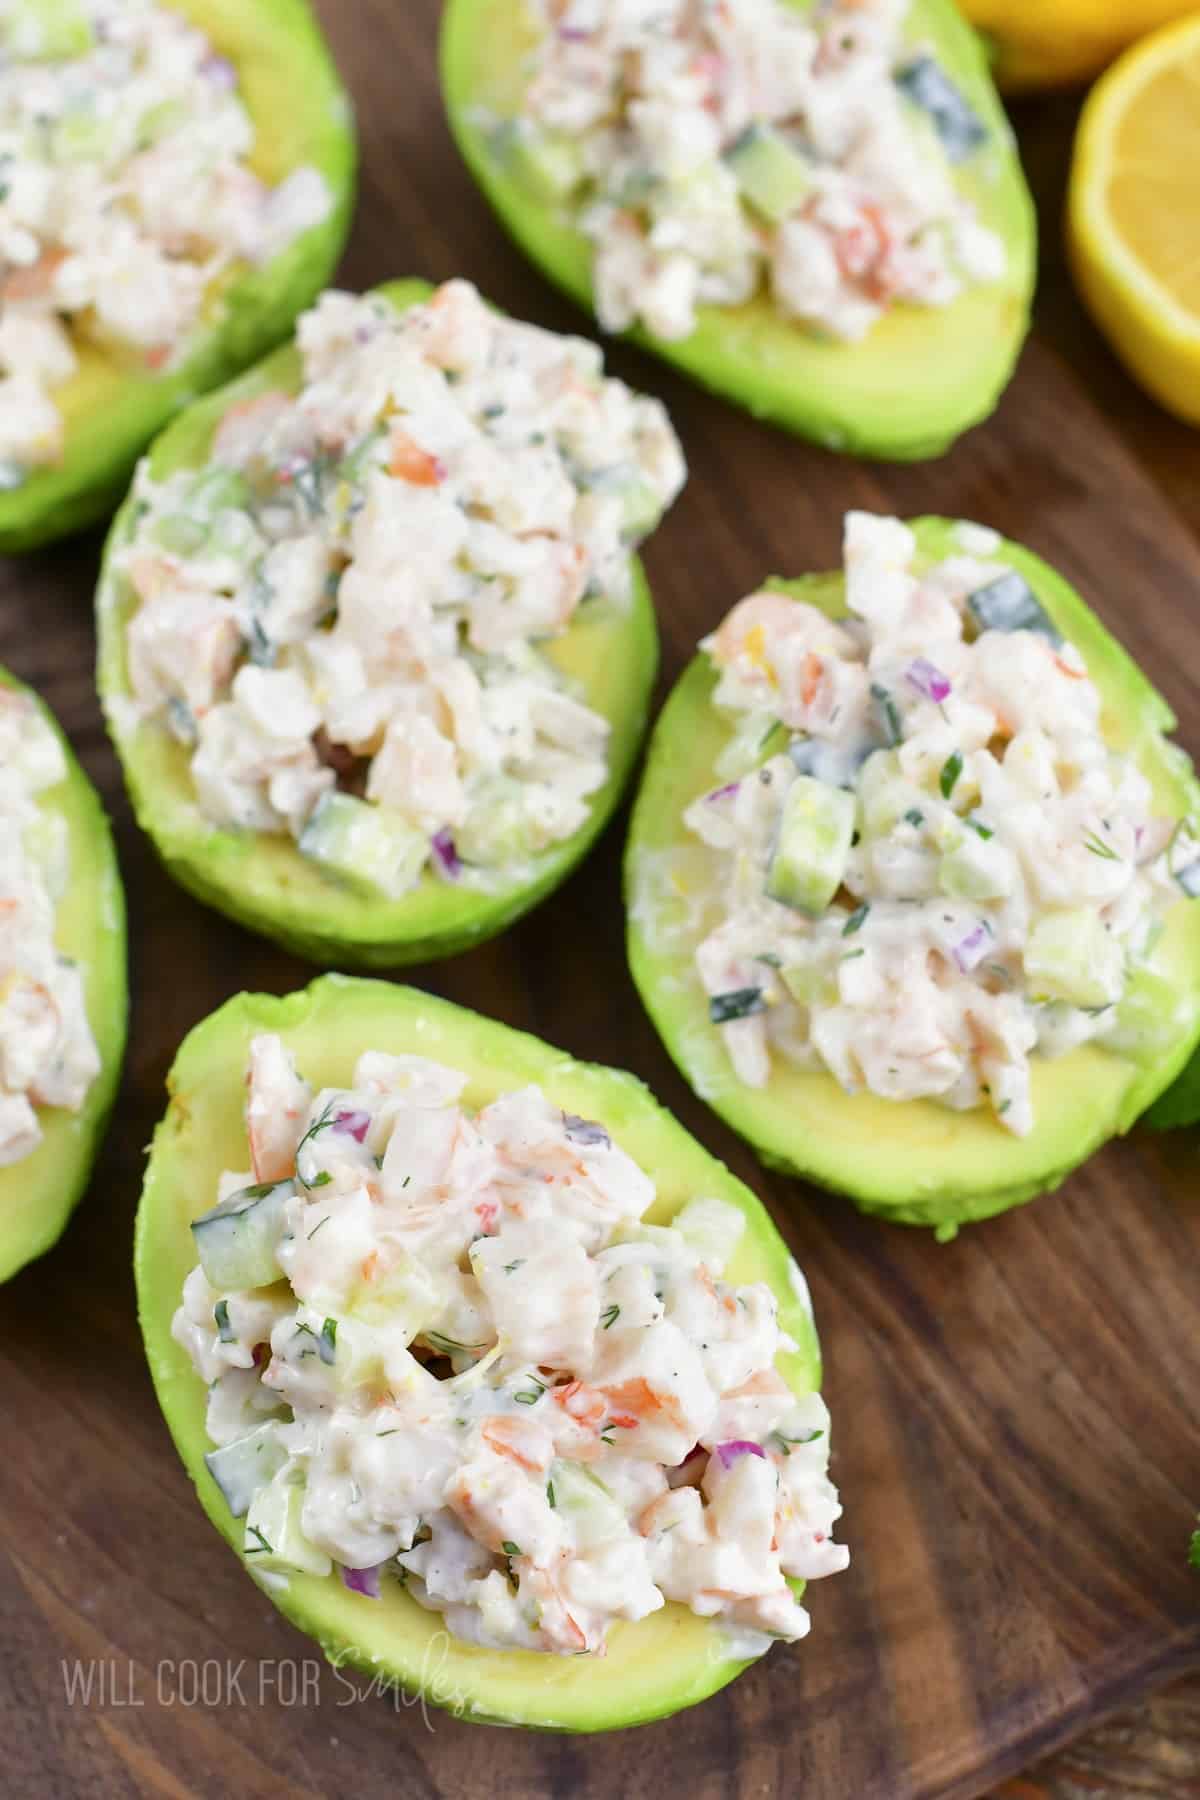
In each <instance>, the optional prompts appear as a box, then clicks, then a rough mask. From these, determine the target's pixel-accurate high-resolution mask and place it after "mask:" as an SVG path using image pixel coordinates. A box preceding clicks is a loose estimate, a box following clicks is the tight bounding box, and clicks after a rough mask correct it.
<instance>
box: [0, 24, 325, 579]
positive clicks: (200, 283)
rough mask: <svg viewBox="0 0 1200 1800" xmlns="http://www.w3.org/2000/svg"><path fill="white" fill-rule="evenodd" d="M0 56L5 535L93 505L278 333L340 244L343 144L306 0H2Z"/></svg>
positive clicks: (0, 530) (79, 518)
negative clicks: (170, 424)
mask: <svg viewBox="0 0 1200 1800" xmlns="http://www.w3.org/2000/svg"><path fill="white" fill-rule="evenodd" d="M0 61H3V63H4V66H3V69H2V70H0V127H4V128H6V129H5V142H6V146H7V147H8V148H9V152H10V153H9V157H8V159H7V163H6V167H7V174H8V183H7V191H6V193H5V207H6V212H7V218H6V221H5V222H6V224H7V225H8V226H9V227H10V229H9V231H8V235H7V238H6V240H5V244H4V247H3V249H2V250H0V550H8V551H15V550H24V549H29V548H31V547H33V546H34V545H37V544H40V543H45V542H47V541H48V540H50V539H53V538H58V537H62V536H63V535H65V534H66V533H67V532H70V531H74V530H77V529H78V528H80V527H82V526H84V525H87V524H89V523H91V522H92V521H93V520H95V519H98V518H101V517H103V516H104V515H105V514H106V513H108V512H111V511H112V509H113V507H114V506H115V505H116V504H117V502H118V500H119V499H120V496H121V495H122V493H123V492H124V490H125V488H126V486H127V484H128V481H129V476H130V472H131V470H132V468H133V465H134V462H135V459H136V458H137V456H138V455H139V453H140V452H141V451H142V450H143V449H144V447H145V445H146V444H147V443H148V442H149V441H150V439H151V438H152V437H153V436H154V435H155V433H156V432H158V431H160V430H161V429H162V427H163V426H164V425H165V424H166V423H167V421H168V420H169V419H170V418H171V417H172V415H173V414H174V413H176V412H178V411H179V409H180V407H182V406H185V405H187V404H188V403H189V402H190V401H192V400H194V399H195V397H196V396H197V395H198V394H202V393H204V392H206V391H207V390H208V389H210V388H214V387H216V386H218V385H219V384H220V383H221V382H224V381H228V380H229V379H230V377H231V376H233V375H236V374H237V373H238V372H239V371H240V370H242V369H244V368H246V367H247V366H248V365H249V364H251V363H253V362H255V361H256V360H257V359H258V358H259V357H261V356H262V355H264V353H265V352H266V351H268V350H270V349H272V348H273V346H274V345H276V344H278V343H279V342H280V340H281V339H282V338H284V337H285V336H286V335H287V333H288V331H289V330H290V328H291V326H292V323H293V321H294V320H295V318H296V316H297V314H298V313H299V312H301V311H302V310H303V308H304V307H305V306H306V305H307V304H308V303H309V301H310V300H311V299H312V297H313V295H314V294H315V293H316V292H317V291H318V290H319V289H320V288H321V287H322V286H323V285H324V283H325V282H326V280H327V279H328V277H329V275H330V272H331V271H332V269H333V266H334V264H335V263H336V261H337V258H338V256H339V254H340V251H341V248H342V244H343V242H344V240H345V236H346V231H347V229H348V226H349V219H350V206H351V200H352V194H353V185H354V164H355V148H354V134H353V122H352V117H351V111H350V102H349V99H348V97H347V95H346V93H345V91H344V89H343V87H342V85H341V82H340V80H339V79H338V75H337V71H336V70H335V68H334V66H333V63H332V61H331V60H330V56H329V52H328V49H327V48H326V45H325V42H324V39H323V38H322V36H321V33H320V30H319V28H318V26H317V24H316V22H315V20H314V18H313V15H312V13H311V11H310V9H309V7H308V5H307V4H306V0H164V3H163V4H159V3H158V0H137V4H135V5H132V6H131V5H128V4H126V3H125V0H63V3H59V0H54V3H53V4H52V3H51V0H16V4H15V6H12V7H10V8H8V9H7V10H6V13H5V17H4V19H3V21H0ZM35 88H36V96H37V98H36V107H37V112H36V117H35V118H31V112H32V108H33V106H34V102H33V100H32V99H31V98H30V95H31V93H32V92H33V91H34V89H35ZM52 220H53V225H52V224H51V221H52ZM6 259H7V260H6Z"/></svg>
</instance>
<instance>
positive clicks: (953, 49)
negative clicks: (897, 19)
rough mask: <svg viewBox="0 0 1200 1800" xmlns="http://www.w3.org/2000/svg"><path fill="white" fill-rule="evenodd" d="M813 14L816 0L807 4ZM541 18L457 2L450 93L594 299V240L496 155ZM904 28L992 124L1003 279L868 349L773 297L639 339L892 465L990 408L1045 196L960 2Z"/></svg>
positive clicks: (475, 1)
mask: <svg viewBox="0 0 1200 1800" xmlns="http://www.w3.org/2000/svg"><path fill="white" fill-rule="evenodd" d="M798 3H799V4H800V6H801V10H807V5H808V4H809V3H810V0H798ZM538 35H539V28H538V26H537V24H536V22H535V20H534V19H533V17H532V14H531V13H530V11H529V9H528V7H527V5H526V0H447V5H446V9H445V12H444V13H443V16H442V37H441V73H442V88H443V93H444V95H445V100H446V109H447V113H448V116H449V120H450V126H451V129H452V131H453V133H454V136H455V139H456V140H457V143H458V147H459V149H460V150H461V152H462V155H463V157H464V159H465V161H466V163H467V166H468V167H469V169H470V170H471V173H472V174H473V175H474V177H475V180H476V181H477V182H478V184H479V186H480V187H481V188H482V189H483V192H484V194H485V195H486V197H487V199H488V200H489V201H490V202H491V204H492V206H493V207H494V208H495V210H496V212H497V213H498V214H499V216H500V219H501V221H502V223H503V224H504V225H505V226H506V228H507V229H508V231H509V232H510V233H511V234H512V236H513V237H514V238H515V239H516V241H517V243H518V244H519V245H520V246H521V248H522V249H523V250H524V251H525V252H526V254H527V255H528V256H529V257H530V258H531V259H532V260H533V261H534V262H535V263H537V265H538V266H539V268H541V269H542V271H543V272H544V273H545V274H546V275H547V276H549V278H550V279H551V280H552V281H554V282H556V283H557V284H558V286H559V287H561V288H563V289H565V291H566V292H567V293H568V294H569V295H570V296H571V297H572V299H574V300H577V301H578V302H579V303H580V304H581V305H582V306H585V307H587V308H589V310H590V309H591V306H592V282H591V262H592V252H591V246H590V244H589V243H588V241H587V239H586V238H585V237H584V236H583V235H582V234H581V233H580V232H578V231H576V230H575V229H574V227H573V225H572V223H571V221H570V218H569V217H568V214H567V212H566V211H565V210H564V209H563V208H561V207H556V206H554V205H547V204H545V203H544V202H540V201H538V200H537V199H535V198H533V197H532V196H531V194H530V193H529V191H528V190H527V189H526V188H525V187H523V186H522V184H521V182H520V181H519V180H518V179H516V178H515V177H514V175H513V174H512V172H511V170H510V168H509V167H508V166H507V165H506V162H505V157H504V154H503V150H502V148H501V149H497V143H498V141H502V140H498V139H497V136H496V126H497V124H502V123H503V122H504V121H506V120H509V119H513V118H516V117H517V116H519V114H520V110H521V97H522V92H523V88H524V82H525V59H526V58H527V56H528V54H529V52H530V51H531V49H532V48H533V46H534V45H535V44H536V42H537V40H538ZM907 35H908V36H909V37H910V38H911V40H912V41H913V43H914V44H915V45H921V44H924V45H932V46H933V47H934V48H935V49H936V52H937V55H938V57H939V59H940V60H941V62H942V64H943V66H944V67H945V69H946V71H947V73H948V74H949V75H950V76H951V78H952V79H953V80H954V82H955V83H956V84H957V86H958V87H959V88H960V90H961V91H962V93H963V94H964V96H965V97H966V99H967V100H968V101H969V102H970V104H971V106H972V107H973V108H974V110H975V112H976V113H977V114H978V116H979V118H980V119H981V120H982V121H983V123H984V124H985V125H986V126H987V128H988V130H989V132H990V133H991V137H990V140H989V142H988V144H987V145H985V146H984V148H983V149H982V150H981V151H980V153H979V154H978V155H977V156H976V157H975V158H974V159H973V160H972V162H971V163H970V164H969V165H967V166H966V167H965V168H964V169H962V170H961V171H960V178H959V183H960V187H961V189H962V191H963V192H964V193H965V194H966V195H967V196H968V197H969V198H970V199H972V200H973V201H974V202H975V203H976V205H977V207H978V212H979V218H980V221H981V223H983V224H985V225H988V226H990V227H991V228H992V229H993V230H994V231H997V232H998V233H999V234H1000V236H1001V237H1002V238H1003V240H1004V243H1005V245H1006V247H1007V250H1008V269H1007V272H1006V274H1005V276H1004V279H1003V280H1002V281H1000V282H996V283H992V284H989V285H987V286H980V287H973V288H968V289H967V291H966V292H965V293H964V294H963V295H962V296H961V297H960V298H959V299H958V300H956V301H954V302H953V303H952V304H951V305H949V306H939V307H932V308H921V307H916V306H897V307H895V308H894V309H893V310H892V311H891V312H890V313H888V314H887V315H886V316H885V317H884V318H882V319H880V320H879V321H878V323H877V324H876V325H875V326H874V327H873V329H872V330H871V331H870V332H869V333H868V335H867V337H866V338H865V339H864V340H863V342H862V343H859V344H845V343H840V342H836V341H831V340H829V339H822V338H820V337H818V336H816V335H814V334H813V333H812V332H810V331H807V330H805V329H803V328H802V327H800V326H798V325H794V324H789V323H788V322H787V321H786V320H785V319H784V318H783V317H782V316H781V315H780V314H779V313H778V312H777V311H776V310H775V308H774V306H773V305H772V304H771V301H770V299H769V298H768V297H766V296H764V295H762V294H759V295H758V296H756V297H755V298H754V299H752V300H750V301H748V302H746V303H745V304H744V305H742V306H728V307H715V306H705V307H701V308H700V311H699V322H698V324H697V326H696V329H695V330H694V331H693V332H692V334H691V336H690V337H687V338H681V339H679V340H678V341H675V342H666V341H664V340H662V339H660V338H652V337H651V336H650V335H649V334H648V333H647V332H645V331H644V330H641V329H640V328H639V329H635V330H633V331H631V332H630V333H629V336H630V337H631V338H632V339H633V340H634V341H635V342H636V343H638V344H641V345H642V346H643V347H644V348H646V349H648V350H653V351H655V352H656V354H658V355H659V356H662V357H665V358H666V360H667V361H668V362H671V363H674V364H675V365H676V367H678V368H680V369H682V370H683V371H684V372H685V374H688V375H691V376H694V377H695V379H696V380H697V381H699V382H701V383H703V385H704V386H705V387H708V388H711V389H712V390H713V391H714V392H715V393H718V394H722V395H724V396H725V397H726V398H728V399H731V400H735V401H737V403H738V404H739V405H741V406H744V407H746V409H747V410H748V411H749V412H751V413H753V414H754V415H755V417H757V418H761V419H769V420H771V421H772V422H773V423H774V424H776V425H782V426H784V427H786V428H787V429H788V430H790V431H795V432H799V433H800V435H801V436H802V437H809V438H813V439H815V440H816V442H817V443H819V444H823V445H824V446H825V447H826V448H827V449H830V450H845V451H850V452H852V453H854V454H855V455H859V456H873V457H882V458H886V459H889V460H894V461H909V460H917V459H921V458H924V457H931V456H938V455H940V454H941V453H942V451H944V450H946V449H947V448H948V447H949V445H950V444H951V443H952V442H953V441H954V439H955V438H956V437H957V436H958V435H959V434H960V433H961V432H963V431H965V430H966V429H967V428H968V426H971V425H974V424H977V423H978V421H979V420H980V419H984V418H986V417H987V415H988V414H989V413H990V412H991V411H992V409H993V407H994V406H995V404H996V401H997V400H998V399H999V397H1000V394H1001V392H1002V391H1003V389H1004V387H1005V385H1006V383H1007V381H1008V378H1009V376H1010V374H1011V373H1012V368H1013V364H1014V363H1015V362H1016V359H1017V354H1018V352H1019V350H1020V348H1021V344H1022V342H1023V340H1024V337H1025V332H1026V329H1027V326H1028V323H1029V305H1030V300H1031V297H1032V293H1033V283H1034V276H1035V258H1036V242H1035V238H1036V224H1035V219H1034V212H1033V202H1032V201H1031V199H1030V197H1029V190H1028V189H1027V187H1026V185H1025V178H1024V176H1023V175H1022V173H1021V165H1020V161H1019V159H1018V157H1017V151H1016V146H1015V144H1014V141H1013V135H1012V131H1011V129H1010V128H1009V124H1008V120H1007V119H1006V117H1005V115H1004V111H1003V108H1002V107H1001V105H1000V101H999V99H998V98H997V95H996V92H995V89H994V88H993V86H992V82H991V77H990V75H989V73H988V64H987V59H986V56H985V54H984V51H983V48H982V45H981V43H980V40H979V39H978V37H977V36H976V34H975V33H974V31H973V30H972V29H971V27H970V26H969V25H968V24H967V23H966V21H965V20H964V19H963V18H962V17H961V15H960V14H959V12H958V9H957V8H956V7H955V5H954V4H953V0H913V6H912V12H911V15H910V18H909V21H908V27H907Z"/></svg>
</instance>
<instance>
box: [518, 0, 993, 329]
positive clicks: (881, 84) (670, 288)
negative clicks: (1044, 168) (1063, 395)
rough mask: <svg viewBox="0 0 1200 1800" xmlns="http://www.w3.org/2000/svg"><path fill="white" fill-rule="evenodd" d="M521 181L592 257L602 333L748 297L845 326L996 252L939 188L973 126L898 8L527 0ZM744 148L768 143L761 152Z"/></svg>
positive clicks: (962, 156) (981, 270) (957, 282)
mask: <svg viewBox="0 0 1200 1800" xmlns="http://www.w3.org/2000/svg"><path fill="white" fill-rule="evenodd" d="M535 11H536V13H537V14H538V16H539V17H540V19H541V20H542V22H543V23H544V25H545V34H544V36H543V37H542V38H541V39H540V41H539V44H538V47H537V50H536V52H535V54H534V58H533V73H532V77H531V80H530V83H529V86H528V87H527V89H526V91H525V95H524V117H523V120H522V122H521V125H520V128H519V130H518V133H517V135H516V137H515V138H514V137H513V135H512V133H511V131H510V132H509V133H508V134H507V135H505V134H503V133H502V134H501V135H500V137H499V138H498V140H497V153H498V154H501V155H506V156H509V157H510V158H511V159H512V162H513V167H514V172H515V173H516V175H517V177H518V178H519V179H523V180H525V181H526V182H528V183H532V184H533V185H534V186H536V187H538V188H539V189H540V191H541V194H542V198H543V199H545V198H547V197H552V198H553V199H554V201H555V202H556V203H557V204H558V205H560V206H561V207H564V208H566V209H568V210H569V212H570V213H571V216H572V217H573V218H574V219H575V220H576V222H577V223H578V225H579V227H580V229H581V230H582V231H583V232H584V233H585V234H586V235H587V237H588V238H589V239H590V240H591V243H592V247H593V275H594V286H595V293H596V306H597V312H598V314H599V317H600V320H601V323H602V324H603V325H604V326H605V327H606V328H607V329H608V330H613V331H620V330H624V329H626V328H627V327H628V326H630V325H632V324H634V323H635V322H641V323H642V324H644V325H645V326H646V328H647V329H648V330H649V331H651V332H653V333H654V334H655V335H656V336H658V337H661V338H667V339H671V338H680V337H685V336H687V335H688V333H689V332H691V331H692V329H693V328H694V326H695V323H696V309H697V307H698V306H700V305H704V304H709V305H718V306H732V305H738V304H740V303H741V302H742V301H745V300H748V299H749V298H750V297H751V295H753V294H754V293H755V292H756V291H757V290H758V289H759V288H760V287H764V286H765V287H766V288H767V290H768V291H769V293H770V295H771V297H772V299H773V301H774V303H775V305H776V307H777V308H778V310H779V311H780V312H781V313H782V314H784V316H785V317H788V318H791V319H795V320H796V321H797V322H799V323H801V324H803V325H805V326H807V327H809V328H811V329H813V330H816V331H820V332H826V333H829V334H831V335H832V336H834V337H837V338H843V339H856V338H861V337H863V336H864V335H865V334H866V333H867V332H868V331H869V330H870V328H871V327H872V326H873V325H874V324H875V323H876V322H877V321H878V320H879V319H880V318H881V317H882V315H883V314H884V313H885V312H886V311H887V310H888V308H889V307H891V306H892V305H894V304H896V303H897V302H908V303H912V304H917V305H922V306H934V307H937V306H945V305H947V304H948V303H949V302H950V301H952V300H953V299H955V298H956V297H957V296H958V295H959V294H960V293H962V292H963V290H964V288H966V287H968V286H970V285H971V284H973V283H978V282H988V281H995V280H998V279H1000V278H1001V277H1002V276H1003V274H1004V270H1005V265H1006V254H1005V250H1004V246H1003V244H1002V242H1001V240H1000V238H999V237H998V236H997V235H996V234H995V233H994V232H993V231H991V230H989V229H987V228H986V227H984V226H983V225H982V224H981V223H980V222H979V220H978V218H977V217H976V214H975V211H974V209H973V207H972V206H971V205H970V204H969V203H968V201H967V200H966V199H965V198H964V197H963V195H962V194H961V192H960V191H959V188H958V186H957V185H956V180H955V167H956V164H957V163H959V162H962V161H964V160H966V159H968V158H970V157H972V156H974V155H976V154H978V152H979V150H980V147H981V146H982V145H983V144H984V142H985V141H986V138H987V132H986V130H985V128H984V127H983V126H982V124H981V123H980V122H979V121H978V120H977V119H976V118H975V116H974V114H973V113H972V112H971V111H970V109H969V107H968V106H967V105H966V102H965V100H964V99H963V97H962V96H961V95H960V94H959V93H958V91H957V89H955V88H954V87H953V85H952V84H951V83H950V82H949V80H948V78H947V77H946V75H945V73H944V71H942V69H941V67H940V65H939V64H938V63H937V61H936V57H935V56H934V55H933V53H932V52H931V51H929V50H928V49H926V48H925V47H924V46H922V45H920V44H914V43H913V42H911V41H909V40H908V39H907V38H906V35H905V27H906V22H907V19H908V15H909V11H910V7H909V0H835V3H834V4H829V5H821V6H819V7H813V8H801V7H797V6H795V5H794V4H788V3H787V0H617V3H615V4H606V5H601V4H598V0H565V3H564V0H537V3H536V6H535ZM764 140H766V148H765V149H764Z"/></svg>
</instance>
